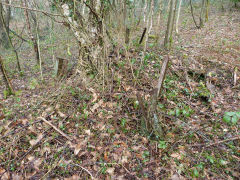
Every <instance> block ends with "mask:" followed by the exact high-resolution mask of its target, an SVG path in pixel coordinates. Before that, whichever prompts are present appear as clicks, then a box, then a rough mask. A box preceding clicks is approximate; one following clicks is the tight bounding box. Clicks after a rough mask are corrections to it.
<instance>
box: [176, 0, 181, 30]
mask: <svg viewBox="0 0 240 180" xmlns="http://www.w3.org/2000/svg"><path fill="white" fill-rule="evenodd" d="M181 5H182V0H180V1H179V3H178V9H177V19H176V33H177V34H178V33H179V31H178V22H179V17H180V13H181Z"/></svg>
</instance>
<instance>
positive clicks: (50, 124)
mask: <svg viewBox="0 0 240 180" xmlns="http://www.w3.org/2000/svg"><path fill="white" fill-rule="evenodd" d="M39 119H41V120H42V121H44V122H45V123H46V124H48V125H49V126H51V127H52V128H53V129H55V130H56V131H57V132H58V133H60V134H61V135H62V136H64V137H65V138H67V139H68V140H70V141H72V140H73V139H72V138H71V137H70V136H68V135H67V134H65V133H64V132H62V131H61V130H60V129H58V128H57V127H56V126H54V125H53V124H52V123H50V122H49V121H47V120H46V119H45V118H43V117H39Z"/></svg>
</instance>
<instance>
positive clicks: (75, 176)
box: [64, 175, 81, 180]
mask: <svg viewBox="0 0 240 180" xmlns="http://www.w3.org/2000/svg"><path fill="white" fill-rule="evenodd" d="M79 179H81V178H80V177H79V176H78V175H73V176H72V177H69V178H64V180H79Z"/></svg>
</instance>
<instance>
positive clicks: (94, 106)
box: [91, 99, 103, 112]
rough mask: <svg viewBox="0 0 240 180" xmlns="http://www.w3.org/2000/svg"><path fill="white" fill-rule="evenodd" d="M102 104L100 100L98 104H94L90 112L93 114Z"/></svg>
mask: <svg viewBox="0 0 240 180" xmlns="http://www.w3.org/2000/svg"><path fill="white" fill-rule="evenodd" d="M102 104H103V100H102V99H101V100H100V101H99V102H98V103H96V104H94V105H93V107H92V108H91V111H92V112H94V111H95V110H96V109H97V108H99V107H100V106H101V105H102Z"/></svg>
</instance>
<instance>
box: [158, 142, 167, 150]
mask: <svg viewBox="0 0 240 180" xmlns="http://www.w3.org/2000/svg"><path fill="white" fill-rule="evenodd" d="M166 147H167V145H166V142H165V141H159V143H158V148H159V149H165V148H166Z"/></svg>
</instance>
